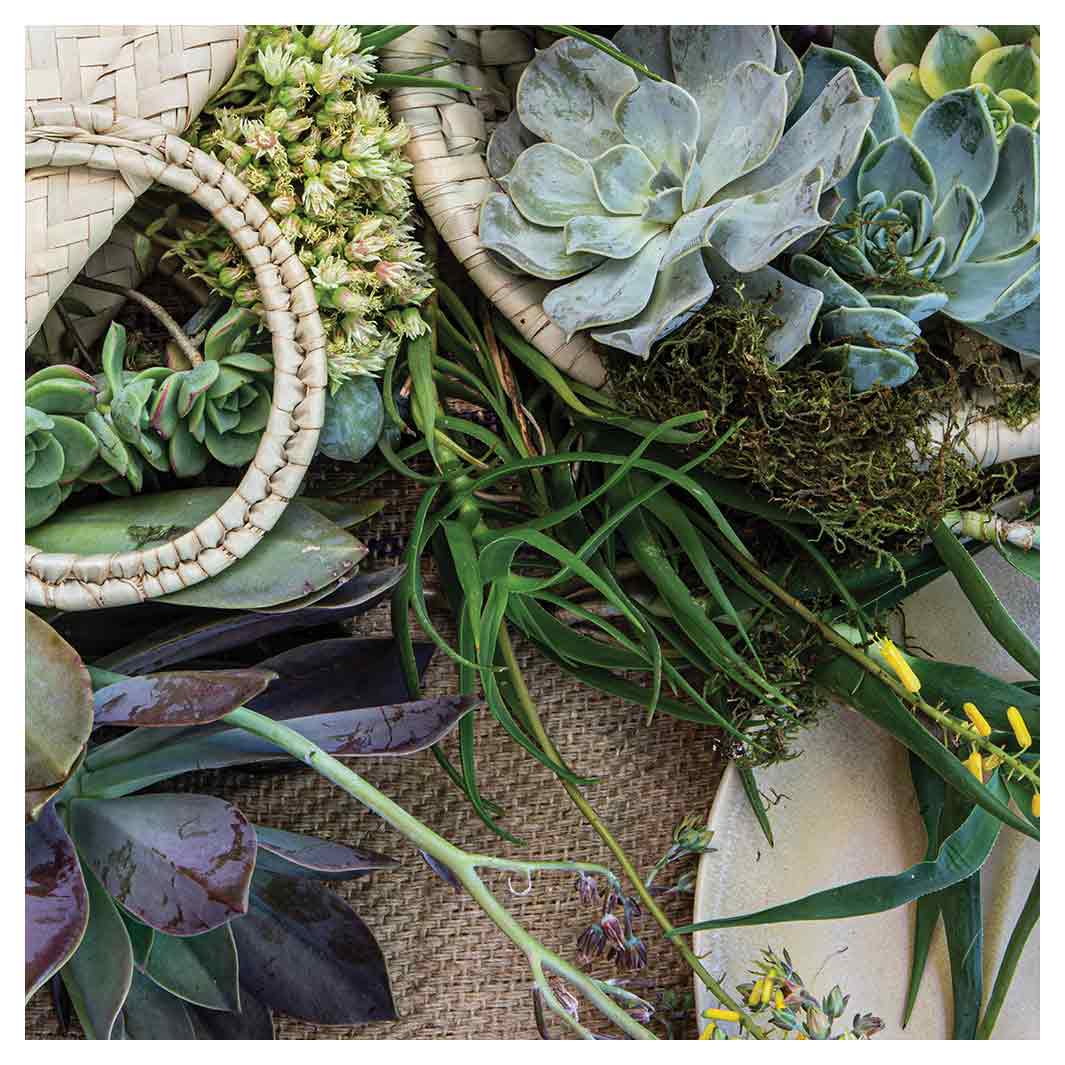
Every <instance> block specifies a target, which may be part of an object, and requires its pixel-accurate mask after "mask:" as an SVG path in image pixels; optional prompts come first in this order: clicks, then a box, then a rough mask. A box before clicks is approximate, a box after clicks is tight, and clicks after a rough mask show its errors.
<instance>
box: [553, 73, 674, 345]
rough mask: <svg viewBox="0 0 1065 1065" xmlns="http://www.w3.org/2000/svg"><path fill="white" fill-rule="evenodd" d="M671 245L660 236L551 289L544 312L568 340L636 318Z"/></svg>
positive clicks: (649, 295)
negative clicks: (582, 332) (584, 331)
mask: <svg viewBox="0 0 1065 1065" xmlns="http://www.w3.org/2000/svg"><path fill="white" fill-rule="evenodd" d="M626 69H628V68H626ZM668 241H669V234H668V233H661V234H659V235H658V236H656V237H652V238H651V240H650V241H648V242H647V244H645V245H644V247H643V248H642V249H641V250H640V251H639V252H638V253H637V254H636V255H634V256H633V257H632V258H631V259H608V260H607V261H606V262H604V263H601V264H600V265H599V266H597V267H596V268H595V269H594V270H591V271H589V272H588V273H587V274H585V275H584V276H583V277H579V278H577V280H576V281H570V282H569V283H568V284H566V285H560V286H559V287H558V288H555V289H552V290H551V292H550V293H548V295H547V297H546V298H545V299H544V311H545V312H546V313H547V315H548V317H549V318H550V319H551V320H552V321H553V322H554V323H555V324H556V325H557V326H558V327H559V328H560V329H561V330H562V332H563V333H565V334H566V338H567V340H568V339H572V337H573V335H574V334H575V333H576V332H577V331H578V330H579V329H588V328H591V327H594V326H600V325H614V324H616V323H617V322H624V321H626V320H628V319H630V318H634V317H635V316H636V315H638V314H639V313H640V311H642V310H643V309H644V307H646V306H647V303H648V301H649V300H650V298H651V292H652V291H653V289H654V284H655V281H656V279H657V277H658V266H659V263H661V261H662V255H663V254H664V252H665V249H666V244H667V243H668Z"/></svg>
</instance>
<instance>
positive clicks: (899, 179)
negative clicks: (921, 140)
mask: <svg viewBox="0 0 1065 1065" xmlns="http://www.w3.org/2000/svg"><path fill="white" fill-rule="evenodd" d="M873 191H877V192H882V193H883V194H884V199H885V200H886V201H887V202H888V203H891V202H892V201H893V200H894V199H895V197H896V196H898V195H899V194H900V193H902V192H912V193H917V194H918V195H920V196H924V197H927V199H929V200H930V201H931V202H932V203H935V202H936V174H935V171H934V170H933V169H932V164H931V163H929V161H928V160H927V159H926V158H925V157H924V155H923V154H922V153H921V150H920V149H919V148H918V147H917V146H916V145H915V144H914V143H913V141H911V140H910V139H909V138H908V137H901V136H900V137H892V138H891V140H889V141H884V142H883V144H878V145H877V146H876V147H875V148H874V149H873V150H872V151H871V152H870V153H869V154H868V155H867V156H865V158H864V159H863V160H862V162H861V165H860V166H859V168H858V195H859V196H860V197H861V198H862V199H864V198H865V197H866V196H868V195H869V193H870V192H873Z"/></svg>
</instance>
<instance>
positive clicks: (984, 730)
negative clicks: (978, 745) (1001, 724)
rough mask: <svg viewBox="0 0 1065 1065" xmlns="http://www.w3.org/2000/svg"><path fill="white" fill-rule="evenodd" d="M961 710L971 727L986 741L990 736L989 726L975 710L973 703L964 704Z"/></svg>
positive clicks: (985, 719) (984, 718)
mask: <svg viewBox="0 0 1065 1065" xmlns="http://www.w3.org/2000/svg"><path fill="white" fill-rule="evenodd" d="M962 709H963V710H964V711H965V716H966V717H967V718H968V719H969V721H970V722H971V723H972V726H973V728H974V729H976V731H977V732H978V733H979V734H980V735H981V736H983V737H984V739H987V737H988V736H990V735H991V726H990V725H989V724H988V723H987V718H986V717H984V715H983V714H981V713H980V711H979V710H978V709H977V707H976V705H975V704H974V703H966V704H965V705H964V706H963V707H962Z"/></svg>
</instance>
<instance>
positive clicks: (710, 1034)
mask: <svg viewBox="0 0 1065 1065" xmlns="http://www.w3.org/2000/svg"><path fill="white" fill-rule="evenodd" d="M716 1027H717V1025H716V1024H714V1022H713V1021H711V1022H710V1023H709V1024H708V1025H707V1026H706V1027H705V1028H704V1029H703V1030H702V1031H701V1032H700V1033H699V1038H700V1039H713V1038H714V1029H715V1028H716Z"/></svg>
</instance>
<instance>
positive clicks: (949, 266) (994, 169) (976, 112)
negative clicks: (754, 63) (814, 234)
mask: <svg viewBox="0 0 1065 1065" xmlns="http://www.w3.org/2000/svg"><path fill="white" fill-rule="evenodd" d="M804 67H805V72H806V84H807V86H809V85H811V84H813V85H817V84H820V83H825V82H827V81H829V80H830V79H833V78H835V77H836V76H838V72H839V70H841V69H853V70H855V71H856V72H857V73H858V75H859V81H860V82H861V84H862V85H863V87H865V88H867V91H872V92H878V93H879V96H880V103H879V104H878V107H877V112H876V114H875V115H874V116H873V122H872V124H871V125H870V131H869V133H868V134H867V136H866V139H865V143H864V145H863V148H862V152H861V155H860V158H859V161H858V163H857V165H856V166H855V168H854V170H853V171H852V172H851V173H850V174H849V175H848V176H847V177H846V178H845V179H844V180H843V181H842V182H840V184H839V185H838V187H837V190H836V191H837V192H838V193H839V194H840V196H841V199H842V205H841V207H840V209H839V212H838V214H837V215H836V218H835V221H834V223H833V225H832V226H831V227H829V229H828V230H827V232H826V233H825V234H824V236H823V237H822V238H821V239H820V241H819V242H818V243H817V244H816V246H815V247H813V248H812V249H811V250H809V251H808V252H807V253H803V254H796V255H794V256H793V257H792V258H791V263H790V272H791V275H792V277H793V278H794V279H795V280H798V281H800V282H802V283H803V284H804V285H809V286H811V287H813V288H816V289H817V290H819V291H820V292H821V293H823V295H824V310H823V313H822V316H821V319H820V322H819V341H820V344H821V354H822V356H823V357H825V358H827V359H828V360H830V361H833V362H835V363H837V364H840V365H844V366H847V367H848V369H849V371H850V373H851V375H852V378H853V380H854V384H855V387H856V388H858V389H865V388H870V387H873V386H875V385H880V386H889V387H891V386H897V385H899V384H902V383H904V382H905V381H907V380H909V378H910V377H912V376H913V374H914V373H916V372H917V359H916V355H915V352H916V351H917V349H918V347H919V343H918V342H919V340H920V327H919V323H920V322H921V321H922V320H924V319H925V318H927V317H928V316H929V315H931V314H933V313H934V312H936V311H942V312H943V313H944V314H946V315H948V316H949V317H951V318H954V319H956V320H957V321H959V322H962V323H964V324H965V325H966V326H968V327H969V328H970V329H973V330H975V331H976V332H978V333H981V334H983V335H984V336H988V337H990V338H992V339H994V340H998V341H999V342H1001V343H1003V344H1007V345H1008V346H1010V347H1012V348H1015V349H1016V350H1018V351H1020V352H1021V353H1022V354H1026V355H1038V353H1039V135H1038V134H1037V133H1034V132H1033V131H1032V130H1031V129H1029V128H1028V127H1027V126H1024V125H1021V124H1020V123H1014V124H1013V125H1012V126H1011V127H1010V128H1009V130H1008V131H1007V133H1006V135H1005V137H1004V138H1002V140H1001V142H1000V140H999V138H998V136H997V135H996V130H995V122H994V118H993V116H992V114H991V110H990V108H989V106H988V93H987V90H986V89H985V88H984V87H983V86H970V87H968V88H965V89H959V90H955V91H952V92H948V93H945V94H943V95H942V96H940V97H939V98H938V99H937V100H935V101H934V102H932V103H930V104H929V106H928V107H927V108H925V110H924V111H923V112H922V113H921V115H920V117H919V118H918V119H917V122H916V123H915V125H914V128H913V135H912V137H909V136H907V135H905V134H903V133H900V132H899V129H898V121H897V110H896V107H895V104H894V100H893V98H892V96H891V95H890V94H889V93H888V92H887V91H886V87H885V86H884V84H883V82H882V80H881V79H880V76H879V75H878V74H877V72H876V71H875V70H873V69H872V68H871V67H870V66H868V65H867V64H866V63H864V62H863V61H862V60H861V59H858V58H855V57H854V56H851V55H847V54H845V53H843V52H839V51H835V50H833V49H826V48H819V47H816V46H815V47H813V48H811V49H810V50H809V52H807V54H806V56H805V57H804Z"/></svg>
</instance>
